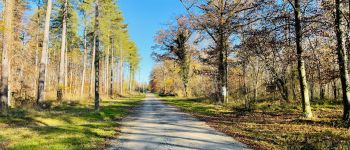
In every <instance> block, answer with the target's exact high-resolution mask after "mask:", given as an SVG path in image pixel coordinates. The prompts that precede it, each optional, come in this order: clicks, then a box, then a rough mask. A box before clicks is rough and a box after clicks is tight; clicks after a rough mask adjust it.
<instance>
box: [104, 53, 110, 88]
mask: <svg viewBox="0 0 350 150" xmlns="http://www.w3.org/2000/svg"><path fill="white" fill-rule="evenodd" d="M109 58H110V47H108V49H107V54H106V68H105V70H106V71H105V72H106V78H105V79H106V80H105V92H106V93H107V95H110V94H109V67H110V66H109V63H110V62H109V61H110V60H109Z"/></svg>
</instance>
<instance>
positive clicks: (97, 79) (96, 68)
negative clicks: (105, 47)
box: [94, 0, 100, 111]
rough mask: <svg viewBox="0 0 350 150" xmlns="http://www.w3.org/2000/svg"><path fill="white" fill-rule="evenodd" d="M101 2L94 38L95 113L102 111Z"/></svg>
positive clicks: (97, 8)
mask: <svg viewBox="0 0 350 150" xmlns="http://www.w3.org/2000/svg"><path fill="white" fill-rule="evenodd" d="M98 17H99V0H96V6H95V26H94V30H95V32H94V37H95V39H96V43H95V45H96V49H95V50H96V55H95V111H99V109H100V93H99V85H100V84H99V76H100V70H99V69H100V68H99V67H100V64H99V63H100V62H99V61H100V59H99V57H100V56H99V52H100V51H99V47H100V41H99V19H98Z"/></svg>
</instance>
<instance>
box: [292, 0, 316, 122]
mask: <svg viewBox="0 0 350 150" xmlns="http://www.w3.org/2000/svg"><path fill="white" fill-rule="evenodd" d="M294 7H295V8H294V15H295V34H296V47H297V57H298V72H299V82H300V92H301V99H302V108H303V112H304V115H305V117H306V118H311V117H312V111H311V106H310V98H309V86H308V83H307V77H306V71H305V62H304V58H303V48H302V31H301V20H300V18H301V14H300V3H299V0H294Z"/></svg>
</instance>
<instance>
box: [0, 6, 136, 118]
mask: <svg viewBox="0 0 350 150" xmlns="http://www.w3.org/2000/svg"><path fill="white" fill-rule="evenodd" d="M2 5H3V6H4V11H3V13H2V16H3V20H2V24H1V29H2V35H3V36H2V37H3V38H2V43H1V44H2V47H3V50H2V60H3V61H2V62H1V63H2V67H1V68H2V69H1V71H2V74H1V102H2V103H1V110H2V112H3V113H6V111H7V110H8V109H9V107H21V105H28V104H35V103H36V104H37V105H38V106H39V107H48V106H45V105H48V104H49V102H47V100H57V101H62V100H63V99H81V98H88V97H95V101H96V110H98V101H99V99H100V98H99V97H100V96H99V95H102V96H110V97H112V96H117V95H119V96H122V95H127V94H129V93H131V92H132V91H134V90H133V89H135V80H134V78H135V73H136V71H137V69H138V65H139V62H140V56H139V53H138V48H137V46H136V44H135V42H133V41H132V40H131V39H130V37H129V33H128V25H127V24H125V22H124V19H123V14H122V12H121V11H120V10H119V9H118V7H117V5H116V2H115V1H113V0H104V1H96V2H95V1H93V0H84V1H79V0H58V1H54V2H52V1H51V0H49V1H42V0H37V1H36V0H32V1H27V0H15V1H13V0H6V1H4V4H2ZM125 72H127V75H129V77H127V79H126V78H125V74H126V73H125ZM95 89H96V90H95Z"/></svg>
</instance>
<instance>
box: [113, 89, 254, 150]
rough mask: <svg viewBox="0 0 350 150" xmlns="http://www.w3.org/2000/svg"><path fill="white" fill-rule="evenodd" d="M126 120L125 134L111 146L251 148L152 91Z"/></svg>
mask: <svg viewBox="0 0 350 150" xmlns="http://www.w3.org/2000/svg"><path fill="white" fill-rule="evenodd" d="M123 121H124V122H123V126H122V129H121V134H120V136H119V138H118V139H115V140H112V142H111V147H110V148H109V149H110V150H178V149H179V150H182V149H184V150H185V149H186V150H188V149H203V150H235V149H248V148H247V146H246V145H244V144H242V143H239V142H237V141H235V140H234V139H233V138H232V137H229V136H227V135H225V134H223V133H221V132H218V131H216V130H215V129H213V128H211V127H209V126H208V125H206V124H205V123H204V122H202V121H199V120H197V119H195V118H193V117H191V116H190V115H188V114H186V113H183V112H181V111H180V110H179V109H177V108H175V107H173V106H169V105H167V104H165V103H164V102H163V101H161V100H159V99H158V98H156V97H155V96H154V95H152V94H147V98H146V99H145V101H144V102H142V104H141V106H139V107H138V108H137V109H136V112H135V114H133V115H131V116H129V117H127V118H126V119H124V120H123Z"/></svg>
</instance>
